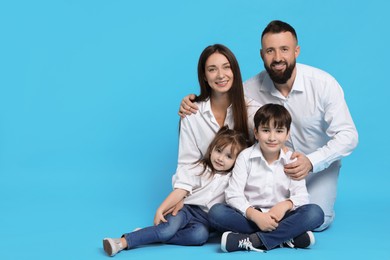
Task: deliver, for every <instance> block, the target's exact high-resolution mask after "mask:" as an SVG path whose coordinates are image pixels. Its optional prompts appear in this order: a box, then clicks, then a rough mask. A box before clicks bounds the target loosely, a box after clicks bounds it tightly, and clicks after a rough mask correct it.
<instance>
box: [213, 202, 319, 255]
mask: <svg viewBox="0 0 390 260" xmlns="http://www.w3.org/2000/svg"><path fill="white" fill-rule="evenodd" d="M209 221H210V225H211V227H213V228H215V229H216V230H218V231H220V232H225V231H233V232H237V233H244V234H253V233H256V234H257V236H258V237H259V238H260V240H261V242H262V243H263V244H264V246H265V248H266V249H267V250H269V249H272V248H274V247H277V246H279V245H281V244H282V243H283V242H285V241H288V240H290V239H292V238H294V237H297V236H299V235H301V234H303V233H305V232H306V231H309V230H314V229H315V228H317V227H319V226H320V225H321V224H322V223H323V222H324V212H323V211H322V209H321V208H320V207H319V206H318V205H316V204H307V205H303V206H301V207H299V208H297V209H296V210H293V211H290V212H288V213H287V214H286V215H285V216H284V218H283V219H282V220H281V221H280V222H279V226H278V227H277V229H275V230H274V231H271V232H264V231H261V230H260V229H259V227H258V226H257V225H256V224H255V223H254V222H253V221H251V220H249V219H247V218H246V217H245V216H243V215H242V214H241V213H240V212H239V211H237V210H236V209H234V208H232V207H230V206H228V205H226V204H221V203H219V204H215V205H214V206H213V207H211V209H210V211H209Z"/></svg>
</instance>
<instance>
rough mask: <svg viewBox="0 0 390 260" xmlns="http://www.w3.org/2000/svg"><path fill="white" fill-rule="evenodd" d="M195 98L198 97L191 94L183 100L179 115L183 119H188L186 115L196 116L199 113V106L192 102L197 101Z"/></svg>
mask: <svg viewBox="0 0 390 260" xmlns="http://www.w3.org/2000/svg"><path fill="white" fill-rule="evenodd" d="M195 97H196V96H195V95H194V94H190V95H188V96H185V97H184V98H183V100H182V101H181V103H180V108H179V113H178V114H179V116H180V117H181V118H184V117H186V115H191V114H196V112H197V111H198V106H197V105H195V104H194V103H193V102H192V101H193V100H194V99H195Z"/></svg>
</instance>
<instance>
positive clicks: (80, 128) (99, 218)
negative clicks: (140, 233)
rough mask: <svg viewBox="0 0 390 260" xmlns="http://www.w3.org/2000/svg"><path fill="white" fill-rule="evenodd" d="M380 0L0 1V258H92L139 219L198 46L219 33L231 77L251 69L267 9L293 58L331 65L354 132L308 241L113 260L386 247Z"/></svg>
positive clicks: (169, 166) (174, 133) (170, 140)
mask: <svg viewBox="0 0 390 260" xmlns="http://www.w3.org/2000/svg"><path fill="white" fill-rule="evenodd" d="M389 9H390V8H389V4H387V3H386V1H381V0H371V1H353V0H345V1H340V0H327V1H310V0H297V1H288V0H279V1H263V0H256V1H255V0H250V1H232V0H223V1H221V0H216V1H199V0H198V1H124V0H122V1H120V0H116V1H114V0H111V1H108V0H107V1H102V0H100V1H99V0H95V1H85V0H79V1H77V0H68V1H65V0H63V1H49V0H47V1H43V0H39V1H18V0H16V1H1V3H0V205H1V208H0V258H1V259H107V257H106V256H105V255H104V252H103V250H102V248H101V239H102V238H103V237H106V236H111V237H112V236H113V237H116V236H120V235H121V234H122V233H123V232H127V231H131V230H132V229H134V228H135V227H143V226H146V225H150V224H151V223H152V220H153V216H154V211H155V209H156V208H157V207H158V205H159V204H160V203H161V201H162V200H163V199H164V198H165V196H166V195H167V194H168V193H169V191H170V190H171V184H170V179H171V176H172V174H173V173H174V171H175V167H176V159H177V137H178V122H179V118H178V116H177V110H178V107H179V103H180V101H181V98H182V97H183V96H185V95H186V94H189V93H197V91H198V84H197V77H196V65H197V59H198V57H199V54H200V52H201V51H202V50H203V49H204V48H205V47H206V46H207V45H210V44H214V43H223V44H225V45H227V46H228V47H230V48H231V50H232V51H233V52H234V53H235V54H236V56H237V58H238V60H239V63H240V66H241V70H242V74H243V78H244V79H247V78H249V77H251V76H253V75H254V74H256V73H257V72H258V71H260V70H261V69H263V65H262V61H261V59H260V57H259V47H260V45H259V38H260V34H261V32H262V30H263V28H264V27H265V26H266V24H268V22H269V21H271V20H273V19H281V20H284V21H286V22H288V23H290V24H291V25H293V26H294V27H295V29H296V30H297V33H298V37H299V43H300V46H301V55H300V57H299V58H298V61H299V62H301V63H306V64H309V65H313V66H316V67H319V68H321V69H324V70H326V71H328V72H329V73H331V74H332V75H333V76H335V77H336V78H337V79H338V81H339V82H340V84H341V85H342V86H343V88H344V92H345V96H346V99H347V102H348V104H349V107H350V111H351V113H352V115H353V118H354V121H355V123H356V126H357V128H358V130H359V134H360V143H359V146H358V148H357V149H356V150H355V151H354V152H353V153H352V155H350V156H349V157H347V158H346V159H345V160H344V165H343V168H342V172H341V176H340V181H339V189H338V190H339V193H338V199H337V204H336V210H337V218H336V222H335V223H334V225H333V226H332V227H331V228H330V229H329V230H328V231H326V232H323V233H319V234H316V238H317V244H316V246H315V247H313V248H312V249H310V250H297V251H295V250H291V249H290V250H289V249H277V250H272V251H270V252H268V253H267V254H266V255H258V254H257V253H254V252H251V253H246V252H238V253H234V254H223V253H221V252H220V251H219V244H218V241H216V242H214V243H210V244H208V245H206V246H203V247H179V246H167V245H163V246H150V247H147V248H142V249H137V250H132V251H129V252H124V253H120V254H119V255H117V256H116V258H117V259H130V258H133V259H143V258H147V257H155V258H160V259H167V258H168V257H173V256H180V257H185V258H187V259H198V258H203V259H222V258H223V259H233V258H234V259H255V258H256V259H257V258H258V257H264V259H281V257H283V258H285V259H313V258H315V259H320V258H323V259H332V258H333V259H341V257H343V258H346V257H348V258H349V257H353V258H354V259H367V258H369V257H370V258H372V259H390V249H389V243H390V239H389V235H388V234H389V232H390V228H389V226H388V221H386V219H387V218H388V214H389V213H390V203H389V199H390V195H389V192H388V186H389V185H388V183H389V180H390V179H389V177H388V175H389V170H388V166H387V162H388V161H387V159H386V158H387V156H386V152H387V150H388V148H389V146H390V142H389V137H388V136H389V134H388V132H389V124H388V123H387V121H388V118H389V116H388V97H389V93H390V91H389V88H390V86H389V81H388V77H389V72H388V71H389V67H388V64H389V60H390V55H389V50H388V45H389V40H390V38H389V26H390V19H389V14H388V11H389Z"/></svg>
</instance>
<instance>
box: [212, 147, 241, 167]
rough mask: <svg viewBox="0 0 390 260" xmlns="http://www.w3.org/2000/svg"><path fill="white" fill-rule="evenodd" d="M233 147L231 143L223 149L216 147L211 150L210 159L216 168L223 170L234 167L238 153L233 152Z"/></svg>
mask: <svg viewBox="0 0 390 260" xmlns="http://www.w3.org/2000/svg"><path fill="white" fill-rule="evenodd" d="M231 149H232V145H231V144H229V145H227V146H226V147H225V148H223V149H222V148H218V147H214V149H213V150H212V151H211V155H210V160H211V163H212V164H213V167H214V169H215V170H217V171H220V172H223V171H227V170H229V169H230V168H232V167H233V165H234V162H235V161H236V157H237V154H232V153H231Z"/></svg>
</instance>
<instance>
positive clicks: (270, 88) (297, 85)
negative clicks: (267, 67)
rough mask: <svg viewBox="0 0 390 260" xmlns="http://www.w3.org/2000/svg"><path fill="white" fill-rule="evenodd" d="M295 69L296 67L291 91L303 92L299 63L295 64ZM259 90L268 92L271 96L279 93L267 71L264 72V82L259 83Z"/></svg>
mask: <svg viewBox="0 0 390 260" xmlns="http://www.w3.org/2000/svg"><path fill="white" fill-rule="evenodd" d="M296 69H297V74H296V76H295V80H294V83H293V86H292V90H291V92H293V91H299V92H303V91H304V88H303V73H302V67H301V64H300V63H297V64H296ZM260 91H266V92H269V93H270V94H271V95H273V96H279V95H280V93H279V91H278V90H277V89H276V88H275V85H274V82H273V81H272V79H271V78H270V76H269V74H268V73H266V74H265V77H264V84H261V85H260Z"/></svg>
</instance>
